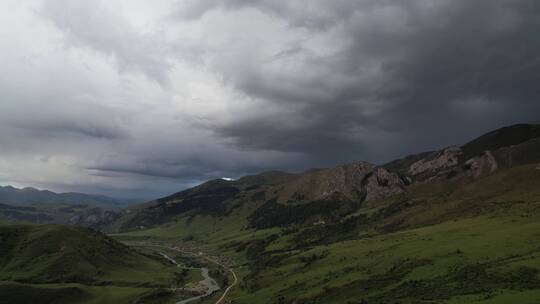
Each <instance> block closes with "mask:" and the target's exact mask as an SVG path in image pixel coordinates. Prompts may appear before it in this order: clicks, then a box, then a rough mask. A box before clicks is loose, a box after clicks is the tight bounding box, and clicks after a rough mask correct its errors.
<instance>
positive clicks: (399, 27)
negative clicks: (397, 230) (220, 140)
mask: <svg viewBox="0 0 540 304" xmlns="http://www.w3.org/2000/svg"><path fill="white" fill-rule="evenodd" d="M210 3H212V4H211V5H210ZM292 3H295V2H292ZM207 4H208V5H207V6H206V7H204V9H206V10H210V9H212V8H220V7H221V8H224V9H228V10H230V9H237V8H242V7H250V8H254V9H258V10H260V11H262V12H268V13H271V14H272V15H273V16H276V17H278V18H282V19H284V20H285V21H286V22H287V24H289V25H290V26H293V27H305V28H307V29H308V30H309V31H310V32H311V33H312V35H328V36H329V38H328V41H329V43H330V42H332V43H333V46H332V47H333V49H332V52H331V53H330V54H324V55H322V56H313V55H310V54H309V52H307V51H299V53H300V54H298V53H295V54H293V55H292V56H296V57H298V58H299V62H300V63H298V62H296V64H297V67H296V68H295V69H294V71H292V73H291V71H290V70H288V69H279V70H276V71H268V70H267V69H266V68H265V64H264V63H260V65H255V64H251V62H250V63H249V64H248V65H247V66H242V67H241V68H237V67H236V66H232V67H227V69H225V74H226V77H228V79H230V81H231V83H232V84H233V85H235V86H236V88H237V89H239V90H240V91H242V92H245V93H246V94H247V95H249V96H253V97H256V98H261V99H264V100H266V101H268V102H272V103H276V104H281V107H283V109H284V110H283V111H282V112H280V113H278V114H277V115H271V116H266V117H264V118H263V120H262V121H261V118H260V117H255V118H254V119H246V120H243V121H237V122H235V123H232V124H229V125H226V126H223V127H222V128H220V129H218V132H220V133H221V134H222V135H224V136H230V137H233V138H235V139H237V141H238V143H239V144H241V145H245V146H248V147H253V148H257V149H271V148H277V149H280V150H284V151H302V152H305V151H317V152H315V153H321V154H324V155H328V156H329V157H328V158H329V159H328V161H329V162H332V161H335V158H336V155H338V158H340V156H339V155H341V156H342V157H345V158H346V159H349V160H352V159H354V158H358V157H361V156H362V151H365V150H370V151H374V152H376V153H373V154H376V155H370V156H371V158H372V159H373V160H376V161H384V160H387V159H388V157H395V156H397V155H398V154H399V153H403V150H397V151H395V152H389V151H384V150H386V148H385V145H383V146H380V147H373V145H371V143H376V142H377V140H376V139H377V138H379V137H381V136H383V137H384V136H385V135H384V134H381V133H390V134H394V135H395V136H386V137H387V138H388V139H389V140H395V138H396V137H403V136H406V137H409V140H413V141H414V142H413V143H414V144H419V146H420V147H422V148H423V147H426V148H427V147H428V146H432V147H435V146H438V145H445V144H449V143H450V142H451V141H452V140H454V141H455V142H456V143H459V142H461V141H463V140H465V139H466V138H467V137H470V136H471V135H473V134H474V133H476V132H481V131H483V130H486V129H488V128H492V127H496V126H499V125H501V124H505V123H511V122H515V121H522V120H530V119H534V117H535V116H536V115H537V114H536V113H539V110H540V103H539V102H538V97H539V94H538V93H539V92H538V85H537V83H538V81H539V79H538V75H540V73H539V72H540V70H539V69H540V65H539V64H540V61H539V57H538V54H539V51H540V40H539V38H538V37H539V36H538V35H535V34H534V33H536V32H537V31H538V30H540V28H539V27H540V24H539V23H538V18H537V16H538V13H540V5H539V4H538V3H537V2H535V1H376V2H375V1H366V2H362V1H357V2H351V1H314V2H310V5H309V10H302V5H299V4H291V1H238V0H231V1H220V2H215V1H212V2H208V3H207ZM201 5H202V4H201V2H198V1H197V4H196V5H195V9H189V10H187V12H189V14H187V15H188V16H189V17H194V16H195V15H197V16H204V14H203V13H204V12H205V11H204V10H203V8H201ZM305 6H308V5H305ZM295 9H296V10H295ZM311 10H315V13H314V14H307V12H308V11H310V12H311ZM193 12H197V14H195V13H193ZM302 13H306V14H302ZM298 49H300V50H302V49H307V48H298ZM302 60H303V61H302ZM291 104H296V105H294V106H291ZM291 107H295V108H297V109H298V110H297V111H293V112H292V113H291V112H290V111H288V110H290V109H291ZM283 120H286V121H293V120H300V121H301V123H299V124H292V125H290V127H284V124H282V123H281V122H282V121H283ZM285 125H287V124H285ZM471 129H473V130H475V131H473V132H471V131H470V130H471ZM414 137H416V138H414ZM447 137H450V138H447ZM422 141H425V142H427V144H421V142H422ZM387 144H390V143H387ZM319 156H321V155H319Z"/></svg>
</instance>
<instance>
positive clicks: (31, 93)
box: [0, 0, 540, 197]
mask: <svg viewBox="0 0 540 304" xmlns="http://www.w3.org/2000/svg"><path fill="white" fill-rule="evenodd" d="M2 6H4V9H3V10H2V11H3V12H4V13H2V15H1V16H0V17H3V18H0V20H1V21H0V35H2V37H6V38H5V39H2V41H0V67H1V68H2V70H3V73H2V74H0V91H1V93H0V141H1V144H0V182H1V183H4V184H5V183H13V184H16V185H22V186H26V185H31V186H38V187H43V188H52V189H53V190H76V191H87V192H105V193H108V194H115V195H120V196H135V195H136V196H145V197H152V196H156V195H162V194H167V193H169V192H173V191H177V190H179V189H181V188H183V187H187V186H190V185H194V184H196V183H199V182H201V181H203V180H205V179H209V178H215V177H221V176H228V177H230V176H232V177H235V176H239V175H242V174H246V173H253V172H257V171H261V170H267V169H283V170H302V169H305V168H308V167H318V166H329V165H334V164H337V163H343V162H349V161H356V160H368V161H373V162H379V163H381V162H385V161H389V160H391V159H392V158H395V157H399V156H402V155H404V154H408V153H415V152H420V151H424V150H431V149H436V148H440V147H443V146H446V145H450V144H459V143H463V142H464V141H466V140H468V139H471V138H472V137H474V136H477V135H480V134H481V133H483V132H485V131H488V130H490V129H492V128H496V127H500V126H503V125H507V124H511V123H517V122H524V121H530V120H538V113H540V102H538V100H539V97H540V91H539V89H538V85H537V84H538V83H539V81H540V79H539V77H540V76H539V75H540V57H539V56H540V55H538V54H540V36H538V35H537V33H538V32H539V30H540V22H538V17H537V16H538V15H540V4H539V3H537V1H534V0H506V1H504V0H478V1H466V0H455V1H443V0H440V1H431V0H429V1H428V0H415V1H397V0H395V1H390V0H383V1H380V0H377V1H375V0H373V1H369V0H368V1H346V0H336V1H326V0H312V1H307V2H306V1H285V0H264V1H262V0H261V1H244V0H222V1H206V0H180V1H160V2H159V3H150V2H148V1H133V0H129V1H128V0H116V1H92V2H84V3H83V2H79V1H77V2H74V1H59V0H54V1H52V0H51V1H47V0H43V1H29V2H25V1H7V2H5V3H4V4H2Z"/></svg>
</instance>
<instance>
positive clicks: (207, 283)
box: [160, 252, 221, 304]
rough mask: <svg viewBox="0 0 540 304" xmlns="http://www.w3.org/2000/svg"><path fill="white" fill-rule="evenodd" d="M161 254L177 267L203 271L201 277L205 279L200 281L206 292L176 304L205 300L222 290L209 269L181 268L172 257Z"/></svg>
mask: <svg viewBox="0 0 540 304" xmlns="http://www.w3.org/2000/svg"><path fill="white" fill-rule="evenodd" d="M160 254H161V255H162V256H163V257H164V258H166V259H167V260H169V261H171V263H173V264H174V265H176V266H177V267H181V268H188V269H200V270H201V275H202V277H203V279H202V280H201V281H199V285H201V286H204V289H205V290H206V291H205V293H204V294H202V295H199V296H195V297H191V298H188V299H185V300H182V301H179V302H176V304H187V303H189V302H193V301H196V300H199V299H201V298H204V297H206V296H209V295H211V294H213V293H214V292H216V291H218V290H220V289H221V288H220V287H219V285H218V284H217V282H216V280H214V279H213V278H212V277H211V276H210V275H209V274H208V268H206V267H201V268H193V267H183V266H181V265H180V264H178V263H177V262H176V261H175V260H174V259H173V258H171V257H170V256H168V255H166V254H165V253H163V252H160Z"/></svg>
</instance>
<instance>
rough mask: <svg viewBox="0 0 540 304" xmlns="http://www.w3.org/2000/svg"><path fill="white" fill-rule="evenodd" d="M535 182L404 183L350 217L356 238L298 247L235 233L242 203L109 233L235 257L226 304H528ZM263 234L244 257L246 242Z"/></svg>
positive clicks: (502, 175)
mask: <svg viewBox="0 0 540 304" xmlns="http://www.w3.org/2000/svg"><path fill="white" fill-rule="evenodd" d="M539 185H540V170H537V169H536V165H530V166H522V167H516V168H512V169H505V170H500V171H498V172H497V173H496V174H494V175H491V176H487V177H484V178H482V179H479V180H477V181H474V182H473V181H462V182H455V181H454V182H448V181H447V182H441V183H430V184H425V185H418V186H414V187H412V188H410V190H409V192H408V193H407V194H404V195H399V196H396V197H392V198H390V199H387V200H385V201H381V202H376V203H373V204H369V205H366V206H364V207H363V208H361V209H360V210H359V211H358V212H357V215H358V214H366V215H367V216H368V217H369V216H372V218H374V219H375V220H374V221H373V222H372V223H371V224H370V225H369V226H366V227H364V228H360V229H358V230H357V231H356V232H355V234H356V237H351V238H349V239H347V240H343V241H340V242H335V243H331V244H321V245H314V246H310V247H307V248H301V250H296V249H295V246H296V244H295V237H297V236H298V235H299V233H302V230H300V231H299V232H294V233H292V234H291V233H286V234H282V236H281V237H279V238H277V239H273V238H269V237H268V236H270V235H272V234H275V233H279V232H280V229H278V228H274V229H266V230H258V231H253V230H246V229H242V228H243V227H245V225H246V223H247V221H246V216H247V215H248V214H249V213H250V210H252V209H250V207H249V206H247V207H246V206H244V207H243V208H240V209H237V210H235V211H234V212H233V213H232V215H231V216H229V217H225V218H223V219H219V218H213V217H210V216H205V217H195V218H191V219H190V220H187V219H182V220H180V221H178V222H176V223H175V224H168V225H166V226H162V227H159V228H155V229H150V230H145V231H139V232H132V233H129V234H123V235H121V236H118V237H121V238H126V239H145V238H146V239H151V240H154V241H159V240H161V241H165V242H171V241H176V242H186V241H188V240H190V241H194V242H195V243H197V244H199V245H201V246H202V247H204V248H205V249H206V250H207V251H210V252H212V251H213V252H216V253H219V254H223V255H226V256H229V257H231V258H233V259H235V260H236V261H237V267H236V269H237V272H238V273H239V274H240V276H241V277H242V279H241V281H242V283H241V285H240V286H241V288H236V289H235V290H234V291H233V293H232V297H233V298H235V301H236V303H279V301H282V303H289V302H292V301H293V300H296V301H297V303H349V302H350V303H359V302H360V301H361V300H362V299H365V300H366V301H367V303H385V302H386V301H390V300H391V301H394V302H399V303H419V302H425V303H508V302H515V303H538V299H539V296H540V277H539V276H538V269H540V186H539ZM396 206H397V209H396ZM388 210H393V211H392V212H389V211H388ZM381 211H385V212H386V213H381ZM377 214H379V215H380V214H384V215H385V216H384V217H380V216H379V217H376V215H377ZM265 238H266V240H267V241H268V242H267V243H266V244H265V245H264V246H263V247H262V250H260V251H259V252H256V254H258V258H256V259H255V260H254V259H253V257H251V260H250V258H249V253H248V252H249V250H250V249H249V244H252V243H253V241H254V240H257V239H258V240H263V239H265ZM242 243H243V244H246V243H247V244H248V246H247V247H248V249H247V250H244V249H242V248H240V247H241V246H238V244H242ZM244 247H245V246H244ZM254 268H257V269H258V270H257V272H256V273H254V272H253V269H254ZM347 301H349V302H347Z"/></svg>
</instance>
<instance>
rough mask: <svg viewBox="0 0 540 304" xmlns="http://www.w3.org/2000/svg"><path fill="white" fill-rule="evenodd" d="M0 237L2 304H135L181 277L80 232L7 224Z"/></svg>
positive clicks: (142, 256) (151, 260)
mask: <svg viewBox="0 0 540 304" xmlns="http://www.w3.org/2000/svg"><path fill="white" fill-rule="evenodd" d="M0 238H1V240H2V242H0V252H1V254H0V281H1V284H0V290H1V291H2V292H1V294H2V299H1V300H0V303H1V302H2V301H4V302H5V303H15V302H32V303H49V302H50V301H49V300H48V299H54V301H53V302H54V303H75V302H76V303H112V302H114V303H133V302H134V301H136V300H137V299H140V298H141V297H144V296H145V295H146V294H155V293H156V292H158V291H159V289H163V288H166V287H169V286H170V285H172V284H174V283H175V282H176V281H177V280H178V278H179V276H178V274H177V269H176V268H174V267H171V266H169V265H167V264H166V263H164V262H162V261H161V260H159V259H158V258H154V257H151V256H148V255H145V254H142V253H139V252H137V251H135V250H133V249H130V248H128V247H127V246H124V245H122V244H120V243H118V242H116V241H114V240H112V239H110V238H108V237H106V236H104V235H102V234H100V233H96V232H90V231H87V230H84V229H81V228H75V227H66V226H58V225H5V226H0ZM15 287H17V288H15ZM156 298H158V299H156V301H155V303H159V297H156ZM6 301H7V302H6ZM51 301H52V300H51Z"/></svg>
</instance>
